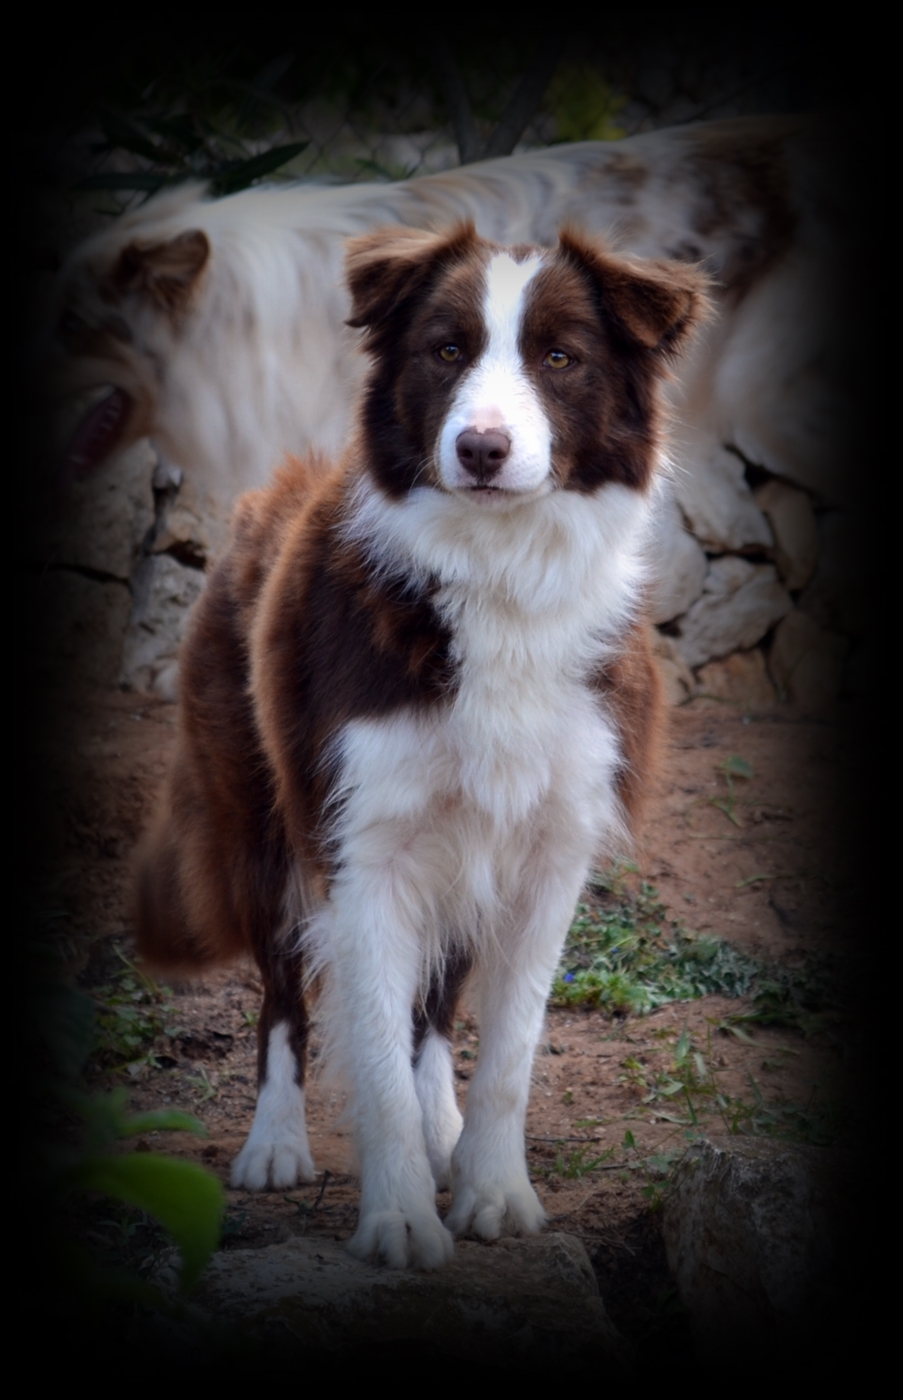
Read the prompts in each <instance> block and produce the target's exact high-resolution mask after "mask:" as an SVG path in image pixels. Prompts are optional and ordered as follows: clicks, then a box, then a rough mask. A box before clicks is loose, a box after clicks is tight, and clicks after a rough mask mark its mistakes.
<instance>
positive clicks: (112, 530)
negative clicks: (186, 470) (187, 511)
mask: <svg viewBox="0 0 903 1400" xmlns="http://www.w3.org/2000/svg"><path fill="white" fill-rule="evenodd" d="M156 463H157V458H156V454H155V452H154V450H153V448H152V447H151V445H150V443H149V442H148V440H147V438H141V439H140V440H139V441H138V442H136V443H134V444H133V446H131V447H130V448H128V449H127V450H126V451H125V452H121V453H119V454H118V456H115V457H111V458H110V460H109V461H108V462H105V463H104V464H103V465H102V466H100V467H98V469H97V470H96V471H95V472H93V473H92V474H91V475H90V476H88V477H86V478H85V480H84V481H74V482H72V484H71V485H70V486H69V487H68V489H67V492H66V497H65V499H64V501H63V503H62V508H61V510H60V513H59V514H58V515H56V516H54V517H52V518H44V519H42V520H41V522H40V525H39V527H38V528H39V533H38V536H37V538H36V540H35V541H34V545H33V548H34V549H35V550H36V552H37V554H38V556H39V557H40V558H41V559H49V560H51V561H52V563H53V564H68V565H71V566H74V567H75V568H80V569H91V570H92V572H95V573H97V574H102V575H106V576H108V577H111V578H117V579H123V580H126V579H128V578H129V577H130V575H131V572H132V569H133V568H134V566H135V564H136V563H137V561H138V558H139V556H140V552H141V545H142V542H143V540H144V538H145V536H146V535H147V532H148V530H149V529H150V527H151V526H152V525H153V522H154V501H153V493H152V490H151V479H152V477H153V473H154V468H155V466H156ZM120 641H121V638H120Z"/></svg>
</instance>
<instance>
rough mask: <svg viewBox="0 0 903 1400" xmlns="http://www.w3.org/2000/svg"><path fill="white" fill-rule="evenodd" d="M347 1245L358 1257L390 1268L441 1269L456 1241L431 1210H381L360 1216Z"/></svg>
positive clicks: (452, 1251)
mask: <svg viewBox="0 0 903 1400" xmlns="http://www.w3.org/2000/svg"><path fill="white" fill-rule="evenodd" d="M348 1248H349V1250H350V1251H351V1253H352V1254H353V1255H354V1256H355V1257H356V1258H357V1259H364V1260H369V1261H370V1262H372V1263H375V1264H378V1263H384V1264H388V1265H389V1267H390V1268H392V1269H440V1268H441V1267H442V1265H443V1264H447V1263H448V1262H449V1260H450V1259H451V1257H452V1255H453V1254H454V1251H455V1242H454V1240H453V1239H452V1237H451V1235H450V1234H449V1233H448V1231H447V1230H446V1228H445V1226H444V1225H443V1224H442V1221H441V1220H440V1219H439V1217H438V1215H437V1214H436V1212H435V1211H434V1210H424V1211H416V1212H415V1211H401V1210H384V1211H370V1212H369V1214H367V1215H364V1216H362V1217H361V1222H360V1224H359V1225H358V1227H357V1230H356V1232H355V1234H354V1235H353V1236H352V1238H351V1239H350V1240H349V1241H348Z"/></svg>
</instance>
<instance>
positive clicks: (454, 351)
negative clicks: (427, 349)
mask: <svg viewBox="0 0 903 1400" xmlns="http://www.w3.org/2000/svg"><path fill="white" fill-rule="evenodd" d="M438 355H439V359H440V360H444V361H445V363H446V364H447V365H453V364H455V362H456V361H457V360H460V358H461V351H460V349H459V348H458V346H457V345H440V346H439V350H438Z"/></svg>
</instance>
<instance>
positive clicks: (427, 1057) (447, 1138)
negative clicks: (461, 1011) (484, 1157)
mask: <svg viewBox="0 0 903 1400" xmlns="http://www.w3.org/2000/svg"><path fill="white" fill-rule="evenodd" d="M470 966H471V960H470V958H469V957H468V956H466V955H465V954H464V953H462V952H459V951H454V952H452V953H450V954H449V955H448V957H447V958H446V961H445V965H444V967H443V969H442V972H441V974H438V975H437V976H436V977H434V979H433V981H432V982H431V984H430V989H429V992H428V993H427V996H426V998H425V1000H424V1003H423V1004H422V1006H418V1008H417V1009H416V1010H415V1013H414V1085H415V1087H416V1089H417V1097H418V1099H419V1100H420V1107H421V1110H422V1112H423V1136H424V1140H425V1142H426V1155H427V1157H428V1158H429V1161H430V1166H431V1167H432V1171H433V1179H434V1180H435V1182H436V1186H437V1188H438V1189H439V1190H440V1191H443V1190H445V1188H446V1187H447V1186H449V1185H450V1184H451V1157H452V1152H453V1151H454V1149H455V1144H456V1143H457V1141H458V1138H459V1137H460V1136H461V1128H462V1127H463V1125H464V1119H463V1118H462V1117H461V1111H460V1109H459V1108H458V1103H457V1100H456V1098H455V1076H454V1067H453V1065H452V1059H451V1046H450V1045H449V1040H450V1038H451V1032H452V1027H453V1024H454V1016H455V1007H456V1006H457V1003H458V997H459V995H460V992H461V987H462V986H463V984H464V981H465V979H466V977H467V975H468V973H469V972H470Z"/></svg>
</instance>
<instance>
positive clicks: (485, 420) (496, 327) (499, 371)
mask: <svg viewBox="0 0 903 1400" xmlns="http://www.w3.org/2000/svg"><path fill="white" fill-rule="evenodd" d="M541 266H542V256H541V255H540V254H534V255H533V256H531V257H529V258H527V259H526V260H525V261H524V262H516V261H515V260H514V258H512V257H511V255H510V254H509V253H496V254H495V255H494V256H493V257H492V258H490V260H489V263H488V265H487V268H486V283H485V291H484V295H483V305H482V308H481V309H482V314H483V322H484V325H485V328H486V345H485V348H484V350H483V352H482V354H481V355H480V356H479V358H478V359H477V361H476V363H475V364H474V365H473V367H472V368H471V369H470V370H469V372H468V373H467V374H465V376H464V378H463V380H462V382H461V385H460V388H459V390H458V392H457V394H456V395H455V398H454V401H453V403H452V405H451V410H450V412H449V415H448V417H447V419H446V420H445V423H444V425H443V428H442V432H441V435H440V440H439V468H440V475H441V478H442V481H443V484H444V485H445V486H446V487H448V488H449V489H452V490H454V489H460V488H464V489H469V488H470V487H471V486H472V485H473V477H472V476H471V475H470V474H469V473H468V471H467V470H466V469H465V468H464V467H463V466H462V465H461V463H460V462H459V460H458V456H457V440H458V436H459V434H460V433H462V432H464V431H466V430H467V429H471V428H475V429H476V430H477V431H478V432H487V431H489V430H499V431H501V432H504V433H505V434H506V435H507V436H508V437H509V438H510V440H511V451H510V454H509V456H508V458H507V460H506V461H505V463H504V466H503V467H502V469H501V471H500V472H499V473H498V475H497V476H496V477H495V478H494V482H493V484H494V485H495V486H497V487H500V488H502V489H503V490H504V491H508V492H516V493H518V494H528V495H532V494H534V493H536V492H537V491H540V492H542V491H544V490H547V489H548V488H549V479H550V478H549V473H550V467H551V459H550V448H551V429H550V426H549V422H548V420H547V418H546V415H545V411H544V409H543V406H542V404H541V403H540V401H539V397H538V395H537V391H536V387H535V385H534V384H533V383H532V381H531V379H530V376H529V375H528V374H527V372H526V368H525V366H524V363H523V360H522V358H521V352H520V346H519V343H518V340H519V336H520V331H521V326H522V324H523V318H524V309H525V306H526V302H527V289H528V288H529V286H530V283H531V282H532V281H533V279H534V277H535V276H536V274H537V273H538V272H539V270H540V268H541Z"/></svg>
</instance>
